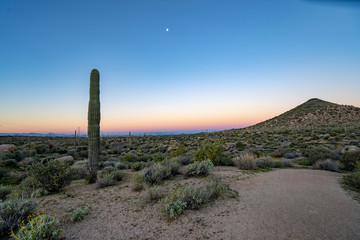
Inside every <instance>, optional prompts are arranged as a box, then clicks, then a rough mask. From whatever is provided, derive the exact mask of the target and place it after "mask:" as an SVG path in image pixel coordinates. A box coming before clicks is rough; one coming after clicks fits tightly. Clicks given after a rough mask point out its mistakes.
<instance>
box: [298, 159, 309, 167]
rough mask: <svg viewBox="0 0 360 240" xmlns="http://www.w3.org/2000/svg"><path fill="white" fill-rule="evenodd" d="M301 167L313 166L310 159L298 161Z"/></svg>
mask: <svg viewBox="0 0 360 240" xmlns="http://www.w3.org/2000/svg"><path fill="white" fill-rule="evenodd" d="M296 162H297V163H298V164H299V165H302V166H311V165H312V164H311V161H310V160H309V159H300V160H298V161H296Z"/></svg>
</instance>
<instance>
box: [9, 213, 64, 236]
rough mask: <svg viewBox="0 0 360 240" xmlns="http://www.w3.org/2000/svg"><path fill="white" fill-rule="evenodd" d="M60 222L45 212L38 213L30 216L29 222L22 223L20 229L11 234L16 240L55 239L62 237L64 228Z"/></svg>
mask: <svg viewBox="0 0 360 240" xmlns="http://www.w3.org/2000/svg"><path fill="white" fill-rule="evenodd" d="M59 227H60V223H59V221H58V220H56V219H55V218H54V217H51V216H49V215H45V214H37V215H35V216H33V217H32V218H30V220H29V222H28V223H22V224H21V225H20V229H19V231H18V232H17V233H16V234H15V233H14V232H13V231H12V232H11V233H12V234H11V236H12V237H14V239H16V240H33V239H36V240H53V239H54V240H55V239H61V238H62V237H63V235H62V231H63V230H62V229H60V228H59Z"/></svg>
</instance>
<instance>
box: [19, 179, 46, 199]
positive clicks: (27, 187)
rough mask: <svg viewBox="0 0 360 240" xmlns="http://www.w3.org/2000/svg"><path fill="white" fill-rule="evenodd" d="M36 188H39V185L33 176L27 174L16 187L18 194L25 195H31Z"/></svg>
mask: <svg viewBox="0 0 360 240" xmlns="http://www.w3.org/2000/svg"><path fill="white" fill-rule="evenodd" d="M38 189H41V186H40V184H39V182H38V181H37V180H36V179H35V178H34V177H33V176H28V177H26V178H25V179H24V180H22V182H21V183H20V185H19V188H18V190H19V191H20V194H21V195H23V196H27V197H30V196H32V194H33V193H34V192H35V191H36V190H38ZM44 195H46V194H44Z"/></svg>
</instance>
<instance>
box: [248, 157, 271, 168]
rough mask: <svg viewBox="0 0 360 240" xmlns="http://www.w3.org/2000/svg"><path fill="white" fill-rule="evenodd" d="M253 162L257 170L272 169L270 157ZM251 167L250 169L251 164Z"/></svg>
mask: <svg viewBox="0 0 360 240" xmlns="http://www.w3.org/2000/svg"><path fill="white" fill-rule="evenodd" d="M255 162H256V167H257V168H273V167H274V162H273V160H272V157H270V156H266V157H261V158H257V159H256V160H255ZM251 167H252V164H251Z"/></svg>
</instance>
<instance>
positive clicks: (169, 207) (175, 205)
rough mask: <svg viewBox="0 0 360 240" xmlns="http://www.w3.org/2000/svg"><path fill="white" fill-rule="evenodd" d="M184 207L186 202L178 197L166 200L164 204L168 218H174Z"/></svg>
mask: <svg viewBox="0 0 360 240" xmlns="http://www.w3.org/2000/svg"><path fill="white" fill-rule="evenodd" d="M185 209H186V202H182V201H180V200H179V199H177V200H175V201H173V202H168V203H167V204H166V205H165V212H167V213H168V214H169V217H170V218H176V217H177V216H179V215H181V214H182V213H183V212H184V211H185Z"/></svg>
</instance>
